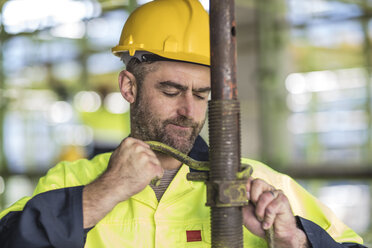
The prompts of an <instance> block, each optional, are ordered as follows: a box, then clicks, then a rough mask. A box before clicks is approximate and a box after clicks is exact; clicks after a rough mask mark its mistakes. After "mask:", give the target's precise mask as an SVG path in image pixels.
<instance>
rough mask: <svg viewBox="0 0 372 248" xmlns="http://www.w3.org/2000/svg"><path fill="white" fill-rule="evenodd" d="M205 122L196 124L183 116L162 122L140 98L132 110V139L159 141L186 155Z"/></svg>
mask: <svg viewBox="0 0 372 248" xmlns="http://www.w3.org/2000/svg"><path fill="white" fill-rule="evenodd" d="M204 122H205V119H203V120H202V121H201V122H196V121H193V120H192V119H190V118H188V117H186V116H182V115H179V116H177V117H174V118H168V119H165V120H161V119H160V118H158V117H157V116H156V115H155V114H154V113H153V112H152V111H150V109H149V104H146V103H145V101H144V100H143V99H139V98H138V100H137V103H135V104H134V107H133V108H131V125H132V127H131V129H132V134H131V136H132V137H134V138H138V139H141V140H144V141H158V142H161V143H164V144H166V145H168V146H171V147H173V148H175V149H177V150H179V151H180V152H182V153H185V154H188V153H189V152H190V151H191V149H192V147H193V145H194V142H195V139H196V137H197V136H198V134H199V133H200V131H201V129H202V127H203V125H204ZM175 126H181V127H187V128H177V127H175Z"/></svg>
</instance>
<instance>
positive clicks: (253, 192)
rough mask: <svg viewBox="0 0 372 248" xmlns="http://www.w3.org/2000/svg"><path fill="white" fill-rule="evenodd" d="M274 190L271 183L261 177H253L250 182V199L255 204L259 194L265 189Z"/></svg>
mask: <svg viewBox="0 0 372 248" xmlns="http://www.w3.org/2000/svg"><path fill="white" fill-rule="evenodd" d="M271 190H275V189H274V188H273V187H272V186H271V185H269V184H267V183H266V182H265V181H263V180H261V179H254V180H253V181H252V182H251V188H250V197H251V198H250V199H251V201H252V202H253V203H254V204H257V202H258V199H259V198H260V196H261V194H262V193H263V192H265V191H271Z"/></svg>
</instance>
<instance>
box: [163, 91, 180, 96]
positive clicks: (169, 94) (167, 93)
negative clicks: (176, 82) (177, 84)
mask: <svg viewBox="0 0 372 248" xmlns="http://www.w3.org/2000/svg"><path fill="white" fill-rule="evenodd" d="M163 94H164V95H166V96H169V97H173V96H178V95H179V94H180V92H179V91H177V92H167V91H163Z"/></svg>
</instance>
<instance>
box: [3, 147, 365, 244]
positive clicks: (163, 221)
mask: <svg viewBox="0 0 372 248" xmlns="http://www.w3.org/2000/svg"><path fill="white" fill-rule="evenodd" d="M110 155H111V154H109V153H106V154H101V155H98V156H96V157H95V158H94V159H92V160H85V159H83V160H78V161H75V162H62V163H59V164H58V165H57V166H56V167H54V168H52V169H50V170H49V172H48V173H47V175H46V176H44V177H42V178H41V179H40V181H39V183H38V185H37V187H36V189H35V192H34V194H33V196H34V198H33V199H32V200H31V201H30V199H31V197H25V198H22V199H21V200H19V201H18V202H16V203H15V204H14V205H12V206H11V207H9V208H8V209H6V210H5V211H3V212H2V213H1V214H0V218H3V217H4V216H5V217H4V218H3V219H2V220H1V221H2V222H0V242H1V241H2V239H3V237H5V238H4V239H6V235H8V236H7V237H8V240H12V239H11V238H9V235H10V234H9V233H8V234H6V235H5V234H3V235H2V234H1V233H6V232H5V231H4V227H3V228H2V227H1V225H3V226H6V225H7V224H6V223H5V224H4V223H3V222H8V223H11V221H7V218H9V219H11V218H10V217H8V216H10V215H11V213H18V214H21V213H23V212H19V211H22V210H23V208H24V206H25V204H26V203H27V202H28V201H30V206H29V207H28V208H32V209H37V208H38V207H37V206H44V205H45V204H47V206H46V207H45V209H44V210H43V211H46V212H48V211H49V210H48V207H49V206H50V208H53V209H56V208H59V207H60V206H59V205H58V201H59V200H55V203H49V202H47V201H46V200H43V201H44V205H43V204H39V205H38V204H36V203H31V202H32V201H39V202H40V201H42V198H43V197H44V196H45V195H47V194H48V193H50V194H52V193H53V192H59V193H58V194H62V193H61V192H62V191H63V192H70V193H68V194H72V193H71V191H66V190H60V191H58V190H57V189H62V188H70V187H75V186H82V185H86V184H88V183H90V182H92V181H93V180H94V179H96V178H97V177H98V176H99V175H100V174H101V173H102V172H103V171H105V169H106V167H107V164H108V161H109V158H110ZM243 162H244V163H248V164H250V165H251V166H252V167H253V177H254V178H261V179H263V180H265V181H266V182H267V183H269V184H271V185H274V186H275V187H276V188H278V189H281V190H283V191H284V193H285V195H286V196H287V197H288V199H289V201H290V204H291V206H292V210H293V213H294V215H296V216H301V217H302V218H304V219H307V220H310V221H311V222H314V223H316V224H317V225H319V226H320V227H321V228H322V229H324V230H325V231H326V232H327V233H328V234H330V235H331V236H332V238H333V239H334V240H336V241H337V242H351V243H359V244H361V243H362V242H363V241H362V239H361V238H360V237H359V236H358V235H357V234H356V233H354V231H352V230H351V229H350V228H348V227H347V226H345V225H344V224H343V223H342V222H341V221H340V220H339V219H337V218H336V216H335V215H334V214H333V213H332V212H331V211H330V210H329V209H328V208H327V207H325V206H324V205H323V204H321V203H320V202H319V201H318V200H317V199H316V198H314V197H313V196H312V195H310V194H309V193H308V192H307V191H305V190H304V189H303V188H302V187H301V186H299V185H298V184H297V183H296V182H295V181H294V180H293V179H291V178H290V177H288V176H286V175H283V174H280V173H278V172H276V171H274V170H272V169H271V168H269V167H267V166H266V165H264V164H262V163H260V162H257V161H253V160H248V159H243ZM188 172H189V167H187V166H186V165H182V167H181V168H180V170H179V171H178V173H177V175H176V176H175V178H174V179H173V181H172V182H171V184H170V185H169V187H168V189H167V190H166V191H165V193H164V195H163V196H162V198H161V200H160V202H158V200H157V198H156V196H155V193H154V191H153V190H152V189H151V187H149V186H147V187H146V188H145V189H144V190H143V191H141V192H140V193H138V194H136V195H134V196H132V197H131V198H130V199H128V200H127V201H124V202H121V203H120V204H118V205H117V206H116V207H115V208H114V209H113V210H112V211H111V212H110V213H109V214H107V215H106V216H105V217H104V218H103V219H102V220H101V221H100V222H99V223H98V224H97V225H96V226H95V227H94V228H93V229H91V230H90V231H89V232H88V234H87V236H86V242H85V246H84V247H89V248H101V247H110V248H116V247H118V248H119V247H120V248H122V247H143V248H151V247H156V248H161V247H210V245H211V238H210V236H211V234H210V232H211V230H210V209H209V207H206V206H205V202H206V186H205V184H204V183H203V182H191V181H187V180H186V174H187V173H188ZM72 189H77V190H80V191H79V193H78V194H77V195H78V197H75V198H74V199H75V200H71V201H69V202H68V203H66V201H62V202H63V204H65V205H66V206H63V207H61V210H58V209H57V210H55V211H56V212H55V213H54V215H58V216H61V218H60V219H63V220H62V222H65V221H66V220H65V219H66V218H65V217H63V216H64V214H65V213H64V211H68V210H66V208H68V207H69V206H71V208H72V209H74V210H70V211H72V212H74V211H75V213H74V215H71V214H68V216H70V217H71V216H76V219H77V223H75V224H71V223H70V224H66V225H74V226H73V227H69V228H66V229H68V230H67V231H66V230H65V229H61V230H62V231H61V233H60V232H59V231H58V230H60V229H58V230H57V234H56V233H55V232H53V233H49V231H50V229H51V227H49V226H48V227H46V228H44V229H45V230H46V231H45V230H44V232H47V234H46V236H47V239H48V240H49V241H50V240H51V241H50V242H51V243H52V242H54V244H53V246H54V247H63V245H64V246H65V247H67V246H66V244H63V245H62V244H61V241H56V240H58V238H60V239H63V237H54V236H55V235H57V236H58V235H60V236H63V233H64V231H66V232H67V234H66V236H67V237H68V238H66V239H68V242H71V243H70V245H69V246H68V247H82V245H84V239H83V237H84V233H83V231H82V230H83V229H82V212H81V211H82V210H81V209H82V207H81V204H82V203H81V191H82V187H75V188H72ZM43 192H48V193H43ZM66 194H67V193H66ZM35 196H36V197H35ZM79 197H80V202H79ZM51 199H53V197H52V198H51ZM56 199H57V198H56ZM51 202H54V200H51ZM48 204H50V205H48ZM79 204H80V205H79ZM35 206H36V207H35ZM53 206H55V207H53ZM74 206H75V207H74ZM26 208H27V207H25V209H26ZM28 211H30V210H28ZM34 211H35V210H34ZM43 211H37V213H38V214H31V216H33V215H36V216H37V215H41V216H43ZM53 211H54V210H53ZM79 211H80V212H79ZM24 212H25V213H24V215H26V214H27V212H26V211H24ZM76 212H77V213H76ZM45 215H46V214H45ZM50 215H53V213H52V214H50ZM28 218H29V217H28ZM32 218H34V217H32ZM48 218H54V217H51V216H48V215H47V216H44V217H40V216H39V217H35V219H36V222H38V221H40V222H41V223H42V222H43V221H44V222H45V221H46V220H45V219H48ZM4 219H5V221H4ZM24 219H26V217H24ZM56 219H57V218H56ZM23 221H24V222H27V220H23ZM58 221H59V220H54V219H53V221H52V224H51V225H52V227H54V226H55V228H59V223H57V222H58ZM20 222H22V221H20ZM54 222H55V223H54ZM22 223H23V222H22ZM53 223H54V224H53ZM79 223H80V224H79ZM8 225H10V226H11V224H8ZM40 225H43V224H40V223H39V224H38V226H40ZM76 225H78V227H76ZM38 226H36V227H32V228H31V227H30V228H27V230H30V229H32V230H33V229H35V228H39V227H38ZM7 228H8V227H7ZM5 229H6V228H5ZM8 229H11V227H9V228H8ZM243 229H244V247H252V248H260V247H267V244H266V242H265V240H263V239H261V238H259V237H257V236H254V235H253V234H251V233H250V232H249V231H248V230H247V229H246V228H243ZM71 230H74V231H71ZM309 230H310V231H309ZM311 230H312V229H311V228H310V229H308V230H306V228H305V233H306V234H307V235H308V238H309V240H310V241H311V242H312V244H313V247H326V246H324V245H323V246H322V245H319V246H317V245H315V243H316V242H318V241H319V240H318V239H319V237H318V238H317V237H315V239H314V237H312V235H314V234H313V233H311V232H313V231H311ZM69 231H70V232H72V233H69ZM188 231H194V232H193V234H194V235H191V236H189V234H190V232H188ZM27 232H28V231H25V232H20V233H21V234H20V236H22V235H24V236H27ZM307 232H310V233H311V235H309V234H308V233H307ZM76 233H78V234H76ZM191 233H192V232H191ZM195 233H196V239H195ZM37 235H38V234H37ZM37 235H36V234H32V235H31V233H30V236H33V237H35V239H37V238H38V237H36V236H37ZM322 235H323V234H322ZM322 235H321V236H322ZM22 238H23V236H22ZM25 239H27V238H25ZM73 239H75V240H73ZM311 239H313V240H311ZM320 239H321V238H320ZM28 240H33V238H28ZM49 241H48V242H49ZM8 242H9V247H13V246H11V245H10V244H11V242H13V241H8ZM22 242H24V241H22ZM27 242H29V241H27ZM319 243H321V241H319ZM35 244H36V245H35V246H32V245H30V246H27V247H38V246H37V241H35ZM5 247H8V246H5ZM329 247H330V246H329ZM337 247H338V246H337ZM345 247H348V246H345ZM357 247H363V246H357Z"/></svg>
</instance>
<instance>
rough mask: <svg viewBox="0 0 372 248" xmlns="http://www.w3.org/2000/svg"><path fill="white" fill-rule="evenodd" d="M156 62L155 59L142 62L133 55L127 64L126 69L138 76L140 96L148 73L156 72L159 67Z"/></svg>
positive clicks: (138, 92)
mask: <svg viewBox="0 0 372 248" xmlns="http://www.w3.org/2000/svg"><path fill="white" fill-rule="evenodd" d="M122 60H123V58H122ZM123 61H124V60H123ZM154 63H155V62H154V61H148V62H141V61H139V59H137V58H135V57H133V58H132V59H131V60H129V62H128V63H127V64H126V70H127V71H129V72H130V73H132V74H133V76H134V77H135V78H136V82H137V88H138V90H137V94H138V96H139V95H140V91H141V87H142V84H143V81H144V80H145V77H146V75H147V74H148V73H149V72H154V71H155V70H156V69H157V66H156V65H155V64H154Z"/></svg>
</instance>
